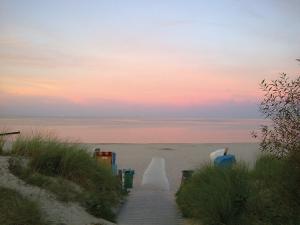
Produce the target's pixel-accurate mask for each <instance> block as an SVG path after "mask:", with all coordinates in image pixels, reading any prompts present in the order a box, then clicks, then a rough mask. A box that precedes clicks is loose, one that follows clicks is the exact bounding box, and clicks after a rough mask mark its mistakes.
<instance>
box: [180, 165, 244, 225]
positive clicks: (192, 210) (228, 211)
mask: <svg viewBox="0 0 300 225" xmlns="http://www.w3.org/2000/svg"><path fill="white" fill-rule="evenodd" d="M248 178H249V174H248V170H247V168H246V167H245V166H243V165H235V166H233V167H227V168H220V167H214V166H212V165H206V166H204V167H203V168H201V169H199V170H198V171H196V172H195V173H194V175H193V176H192V178H191V179H190V180H189V181H187V182H186V183H185V184H184V185H183V186H182V187H181V189H180V190H179V192H178V193H177V203H178V205H179V207H180V208H181V210H182V212H183V214H184V216H187V217H193V218H195V219H198V220H201V222H202V223H203V224H232V225H236V224H245V222H244V217H243V216H244V211H245V210H246V202H247V199H248V197H249V179H248Z"/></svg>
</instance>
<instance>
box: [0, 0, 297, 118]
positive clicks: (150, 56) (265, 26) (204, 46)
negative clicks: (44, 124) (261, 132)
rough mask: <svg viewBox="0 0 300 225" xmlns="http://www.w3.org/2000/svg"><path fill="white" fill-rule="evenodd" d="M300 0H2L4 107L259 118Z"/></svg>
mask: <svg viewBox="0 0 300 225" xmlns="http://www.w3.org/2000/svg"><path fill="white" fill-rule="evenodd" d="M299 12H300V1H298V0H287V1H282V0H273V1H271V0H259V1H258V0H253V1H238V0H218V1H214V0H212V1H198V0H187V1H179V0H177V1H176V0H149V1H148V0H119V1H117V0H97V1H96V0H89V1H84V0H82V1H78V0H59V1H58V0H57V1H56V0H51V1H46V0H45V1H43V0H35V1H32V0H26V1H22V0H19V1H16V0H0V116H8V115H17V116H100V117H101V116H103V117H109V116H115V117H118V116H125V117H131V116H132V117H136V116H140V117H142V116H145V117H147V116H149V117H151V116H162V117H172V116H174V117H178V116H179V117H219V118H224V117H226V118H228V117H229V118H253V117H254V118H256V117H259V116H260V114H259V112H258V104H259V101H260V100H261V98H262V93H261V90H260V89H259V83H260V81H261V80H262V79H264V78H266V79H269V80H270V79H276V78H278V76H279V74H280V73H282V72H285V73H287V74H289V75H290V77H292V78H293V77H295V76H296V75H299V69H300V65H299V62H297V61H296V59H297V58H300V42H299V37H300V13H299Z"/></svg>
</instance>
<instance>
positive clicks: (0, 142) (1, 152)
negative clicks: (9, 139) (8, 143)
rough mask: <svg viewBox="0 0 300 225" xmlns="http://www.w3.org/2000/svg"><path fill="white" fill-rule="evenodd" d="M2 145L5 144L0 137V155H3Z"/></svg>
mask: <svg viewBox="0 0 300 225" xmlns="http://www.w3.org/2000/svg"><path fill="white" fill-rule="evenodd" d="M4 143H5V140H4V137H2V136H0V155H2V154H3V146H4Z"/></svg>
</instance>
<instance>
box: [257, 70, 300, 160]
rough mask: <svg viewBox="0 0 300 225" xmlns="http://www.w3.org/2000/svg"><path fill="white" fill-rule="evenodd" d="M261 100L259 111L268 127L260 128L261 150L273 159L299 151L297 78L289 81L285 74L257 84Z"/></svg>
mask: <svg viewBox="0 0 300 225" xmlns="http://www.w3.org/2000/svg"><path fill="white" fill-rule="evenodd" d="M261 89H262V90H263V92H264V99H263V100H262V102H261V104H260V111H261V112H262V113H263V114H264V116H265V118H267V119H270V120H271V125H269V126H262V128H261V139H262V140H261V143H260V147H261V150H262V151H264V152H270V153H272V154H274V155H275V156H276V157H279V158H282V157H286V156H288V154H289V153H290V152H293V151H300V76H298V77H297V78H296V79H295V80H290V78H289V77H288V76H287V75H286V74H282V75H281V76H280V78H279V79H276V80H272V81H271V82H267V81H265V80H263V81H262V82H261Z"/></svg>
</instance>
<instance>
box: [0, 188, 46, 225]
mask: <svg viewBox="0 0 300 225" xmlns="http://www.w3.org/2000/svg"><path fill="white" fill-rule="evenodd" d="M0 224H2V225H11V224H26V225H47V224H49V223H48V222H46V221H45V220H44V219H43V216H42V214H41V211H40V209H39V206H38V205H37V204H36V203H35V202H32V201H30V200H28V199H26V198H24V197H23V196H22V195H20V194H19V193H18V192H16V191H14V190H12V189H8V188H5V187H0Z"/></svg>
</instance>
